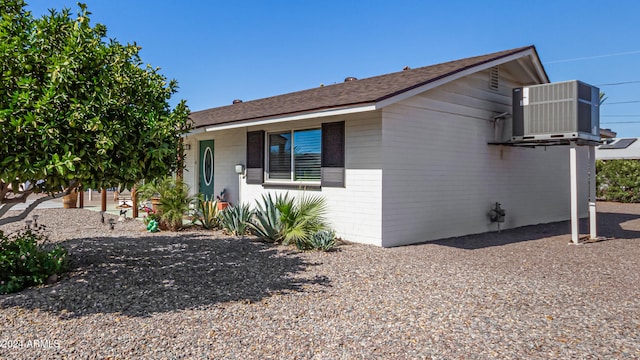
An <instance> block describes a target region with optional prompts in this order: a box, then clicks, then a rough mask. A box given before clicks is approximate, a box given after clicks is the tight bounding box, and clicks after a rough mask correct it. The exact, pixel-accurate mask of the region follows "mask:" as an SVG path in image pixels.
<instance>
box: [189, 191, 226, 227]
mask: <svg viewBox="0 0 640 360" xmlns="http://www.w3.org/2000/svg"><path fill="white" fill-rule="evenodd" d="M195 210H196V212H195V218H194V219H193V222H194V223H195V222H196V221H198V222H200V224H201V225H202V227H203V228H205V229H215V228H218V227H220V210H218V202H217V201H216V200H207V199H206V198H202V197H199V198H198V199H197V202H196V209H195Z"/></svg>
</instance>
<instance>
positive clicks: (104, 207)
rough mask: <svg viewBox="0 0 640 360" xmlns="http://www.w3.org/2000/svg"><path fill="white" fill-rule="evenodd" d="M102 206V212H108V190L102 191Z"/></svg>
mask: <svg viewBox="0 0 640 360" xmlns="http://www.w3.org/2000/svg"><path fill="white" fill-rule="evenodd" d="M101 195H102V196H101V199H100V200H101V203H102V204H101V206H100V210H101V211H107V189H102V194H101Z"/></svg>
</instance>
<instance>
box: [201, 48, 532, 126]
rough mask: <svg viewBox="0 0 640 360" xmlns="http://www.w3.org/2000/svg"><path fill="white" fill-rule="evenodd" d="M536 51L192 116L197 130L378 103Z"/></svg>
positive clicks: (504, 54) (501, 54) (403, 73)
mask: <svg viewBox="0 0 640 360" xmlns="http://www.w3.org/2000/svg"><path fill="white" fill-rule="evenodd" d="M530 49H533V50H534V52H535V47H534V46H527V47H521V48H516V49H511V50H506V51H501V52H496V53H492V54H487V55H482V56H475V57H470V58H466V59H461V60H455V61H450V62H445V63H442V64H437V65H431V66H426V67H421V68H417V69H410V70H404V71H400V72H395V73H390V74H385V75H380V76H374V77H370V78H366V79H360V80H356V81H349V82H344V83H339V84H334V85H329V86H323V87H317V88H313V89H309V90H303V91H297V92H293V93H288V94H284V95H278V96H272V97H268V98H264V99H258V100H252V101H247V102H242V103H237V104H233V105H228V106H222V107H217V108H212V109H207V110H201V111H196V112H193V113H191V119H192V120H193V122H194V127H195V128H200V127H205V126H211V125H221V124H228V123H233V122H237V121H244V120H252V119H262V118H268V117H274V116H284V115H293V114H297V113H302V112H309V111H320V110H327V109H331V108H338V107H345V106H354V105H364V104H370V103H375V102H378V101H381V100H385V99H388V98H390V97H393V96H396V95H399V94H401V93H403V92H406V91H409V90H412V89H415V88H417V87H420V86H423V85H426V84H428V83H430V82H433V81H436V80H439V79H442V78H445V77H447V76H450V75H454V74H456V73H458V72H461V71H464V70H466V69H469V68H472V67H475V66H478V65H482V64H485V63H488V62H491V61H494V60H498V59H500V58H503V57H508V56H511V55H514V54H517V53H519V52H523V51H527V50H530Z"/></svg>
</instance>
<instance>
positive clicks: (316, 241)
mask: <svg viewBox="0 0 640 360" xmlns="http://www.w3.org/2000/svg"><path fill="white" fill-rule="evenodd" d="M309 245H310V247H311V248H312V249H316V250H320V251H329V250H331V249H333V248H335V247H336V233H335V232H334V231H333V230H320V231H318V232H316V233H315V234H313V236H311V240H310V241H309Z"/></svg>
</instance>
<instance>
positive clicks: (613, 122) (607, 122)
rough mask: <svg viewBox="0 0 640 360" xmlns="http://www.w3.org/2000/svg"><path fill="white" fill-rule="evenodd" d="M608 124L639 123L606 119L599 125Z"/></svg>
mask: <svg viewBox="0 0 640 360" xmlns="http://www.w3.org/2000/svg"><path fill="white" fill-rule="evenodd" d="M608 124H640V121H606V122H601V123H600V125H608Z"/></svg>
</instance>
